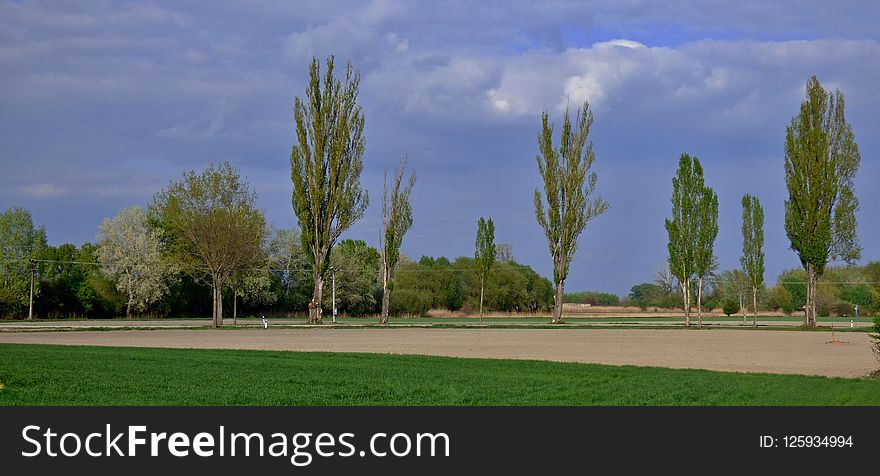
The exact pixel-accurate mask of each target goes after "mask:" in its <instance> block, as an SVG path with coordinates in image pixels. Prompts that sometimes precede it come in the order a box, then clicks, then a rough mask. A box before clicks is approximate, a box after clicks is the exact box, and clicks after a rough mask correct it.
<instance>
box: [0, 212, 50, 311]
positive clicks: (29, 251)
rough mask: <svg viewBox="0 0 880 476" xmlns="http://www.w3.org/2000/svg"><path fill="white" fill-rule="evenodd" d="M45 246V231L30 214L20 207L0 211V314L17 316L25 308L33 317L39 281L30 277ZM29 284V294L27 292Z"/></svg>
mask: <svg viewBox="0 0 880 476" xmlns="http://www.w3.org/2000/svg"><path fill="white" fill-rule="evenodd" d="M45 247H46V230H45V228H43V227H42V226H41V227H39V228H35V227H34V222H33V219H32V218H31V213H30V212H29V211H27V210H25V209H24V208H20V207H13V208H8V209H6V211H4V212H3V213H2V214H0V270H2V276H0V313H2V315H3V316H20V315H22V311H23V309H25V308H28V319H30V318H32V317H33V303H32V302H31V295H32V294H33V296H34V298H36V297H37V296H39V295H40V283H39V281H37V280H36V279H34V270H35V269H37V266H38V264H39V263H38V262H36V261H35V260H36V259H37V258H38V257H39V256H40V254H41V253H42V252H43V249H44V248H45ZM31 287H33V293H31Z"/></svg>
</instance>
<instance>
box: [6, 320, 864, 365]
mask: <svg viewBox="0 0 880 476" xmlns="http://www.w3.org/2000/svg"><path fill="white" fill-rule="evenodd" d="M836 339H837V340H838V341H843V342H845V343H839V344H830V343H829V341H830V340H831V335H830V333H827V332H797V331H761V330H755V331H752V330H725V329H713V330H704V331H697V330H684V329H682V330H649V329H420V328H394V329H341V328H300V329H290V328H284V329H271V328H270V329H269V330H264V329H243V330H235V331H230V330H185V329H163V330H151V331H147V330H117V331H112V332H101V331H80V332H38V333H30V332H7V333H0V343H23V344H62V345H103V346H123V347H176V348H199V349H259V350H289V351H323V352H368V353H392V354H419V355H440V356H449V357H476V358H498V359H502V358H503V359H533V360H553V361H561V362H583V363H600V364H611V365H639V366H655V367H670V368H699V369H708V370H721V371H735V372H766V373H776V374H804V375H823V376H829V377H862V376H865V375H867V374H870V373H871V372H873V371H875V370H877V367H878V365H877V360H876V358H875V356H874V355H873V353H872V352H871V348H870V337H869V335H868V334H866V333H845V334H843V333H842V334H838V335H837V336H836ZM0 354H2V350H0ZM0 360H2V358H0Z"/></svg>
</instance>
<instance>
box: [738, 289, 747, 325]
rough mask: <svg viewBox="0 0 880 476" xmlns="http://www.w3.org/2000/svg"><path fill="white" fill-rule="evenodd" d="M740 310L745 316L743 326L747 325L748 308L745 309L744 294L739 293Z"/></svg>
mask: <svg viewBox="0 0 880 476" xmlns="http://www.w3.org/2000/svg"><path fill="white" fill-rule="evenodd" d="M739 310H740V312H742V315H743V325H746V308H744V307H743V293H739Z"/></svg>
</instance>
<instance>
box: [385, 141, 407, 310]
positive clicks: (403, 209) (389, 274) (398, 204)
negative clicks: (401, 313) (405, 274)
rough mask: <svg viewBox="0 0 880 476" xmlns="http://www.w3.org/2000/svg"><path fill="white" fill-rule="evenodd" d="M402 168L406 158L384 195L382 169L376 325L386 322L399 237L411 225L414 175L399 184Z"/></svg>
mask: <svg viewBox="0 0 880 476" xmlns="http://www.w3.org/2000/svg"><path fill="white" fill-rule="evenodd" d="M405 169H406V157H404V158H403V160H402V161H401V162H400V167H398V169H397V172H396V173H395V174H394V182H393V183H392V185H391V195H390V196H389V194H388V192H389V191H388V170H387V169H386V170H385V187H384V189H383V192H382V243H381V247H382V314H381V317H380V318H379V323H381V324H387V323H388V312H389V306H390V304H391V288H392V284H393V283H392V280H393V279H394V271H395V269H396V268H397V261H398V260H399V258H400V245H401V243H402V242H403V235H405V234H406V232H407V231H408V230H409V228H410V227H411V226H412V223H413V218H412V205H410V203H409V194H410V192H412V188H413V185H415V183H416V174H415V172H412V173H410V175H409V180H408V181H407V182H406V184H405V185H403V176H404V172H405Z"/></svg>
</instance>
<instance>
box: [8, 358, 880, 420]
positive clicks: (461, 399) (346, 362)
mask: <svg viewBox="0 0 880 476" xmlns="http://www.w3.org/2000/svg"><path fill="white" fill-rule="evenodd" d="M0 362H2V366H0V382H2V384H3V385H4V386H5V388H3V389H2V391H0V405H880V380H876V379H832V378H824V377H808V376H797V375H770V374H744V373H729V372H712V371H705V370H674V369H665V368H652V367H632V366H623V367H618V366H608V365H593V364H569V363H555V362H543V361H516V360H488V359H460V358H448V357H427V356H402V355H376V354H351V353H299V352H274V351H234V350H192V349H140V348H121V347H79V346H76V347H70V346H50V345H20V344H0Z"/></svg>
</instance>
